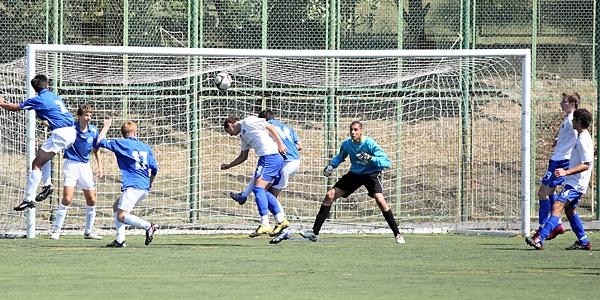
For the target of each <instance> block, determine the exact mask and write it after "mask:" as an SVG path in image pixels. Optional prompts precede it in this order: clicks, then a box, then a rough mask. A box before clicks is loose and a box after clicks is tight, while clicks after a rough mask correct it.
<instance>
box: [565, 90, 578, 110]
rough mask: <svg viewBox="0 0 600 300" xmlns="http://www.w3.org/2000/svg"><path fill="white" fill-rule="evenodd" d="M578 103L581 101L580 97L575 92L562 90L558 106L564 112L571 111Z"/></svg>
mask: <svg viewBox="0 0 600 300" xmlns="http://www.w3.org/2000/svg"><path fill="white" fill-rule="evenodd" d="M579 103H581V97H579V94H577V92H564V93H563V94H562V101H561V102H560V107H561V108H562V110H563V111H564V112H566V113H571V112H573V111H575V110H576V109H577V108H578V107H579Z"/></svg>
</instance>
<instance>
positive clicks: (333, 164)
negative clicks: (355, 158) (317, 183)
mask: <svg viewBox="0 0 600 300" xmlns="http://www.w3.org/2000/svg"><path fill="white" fill-rule="evenodd" d="M344 144H345V142H344V143H342V145H341V146H340V152H339V153H338V154H336V155H335V156H334V157H333V158H332V159H331V161H330V162H329V164H328V165H327V167H325V169H323V175H324V176H327V177H329V176H331V174H333V170H334V169H335V168H337V167H338V166H339V165H340V164H341V163H342V162H344V160H346V157H348V152H347V151H346V150H345V149H344Z"/></svg>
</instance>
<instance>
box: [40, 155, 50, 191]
mask: <svg viewBox="0 0 600 300" xmlns="http://www.w3.org/2000/svg"><path fill="white" fill-rule="evenodd" d="M51 171H52V161H51V160H49V161H48V162H47V163H45V164H44V165H43V166H42V179H41V182H42V186H47V185H52V178H51V176H50V175H51Z"/></svg>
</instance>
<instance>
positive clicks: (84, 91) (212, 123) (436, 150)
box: [0, 45, 531, 237]
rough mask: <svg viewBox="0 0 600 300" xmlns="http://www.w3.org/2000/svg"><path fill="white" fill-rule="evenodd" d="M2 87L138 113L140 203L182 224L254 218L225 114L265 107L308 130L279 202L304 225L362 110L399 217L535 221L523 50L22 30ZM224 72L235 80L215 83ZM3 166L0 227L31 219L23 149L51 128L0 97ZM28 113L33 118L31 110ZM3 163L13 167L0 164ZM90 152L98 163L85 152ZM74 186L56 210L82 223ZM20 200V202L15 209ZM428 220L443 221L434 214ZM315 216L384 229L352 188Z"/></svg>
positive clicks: (422, 223) (45, 225) (102, 217)
mask: <svg viewBox="0 0 600 300" xmlns="http://www.w3.org/2000/svg"><path fill="white" fill-rule="evenodd" d="M0 72H1V74H2V76H1V81H0V83H1V85H2V89H3V91H2V93H3V95H6V96H5V97H6V99H7V101H8V102H13V103H15V102H20V101H22V100H23V99H24V98H25V97H28V96H29V97H30V96H32V95H33V94H32V93H33V91H32V90H31V89H29V87H28V86H24V85H23V82H28V80H29V79H30V78H31V77H33V76H34V75H35V74H45V75H47V76H48V77H49V78H50V79H51V81H52V84H51V85H52V89H53V90H54V91H55V92H57V93H58V94H59V95H60V96H61V97H62V98H63V99H64V100H65V102H66V103H67V105H68V106H69V107H70V108H71V110H72V111H73V112H74V111H75V110H76V108H77V107H78V106H79V105H81V104H83V103H90V104H91V105H92V107H93V108H94V113H93V121H92V123H93V124H95V125H96V126H98V127H101V124H102V119H103V118H104V117H108V116H110V117H112V118H113V119H114V120H113V124H114V125H115V126H114V127H115V128H113V129H111V130H110V131H109V134H108V138H116V137H120V134H119V132H118V127H119V126H118V125H119V124H120V123H122V122H124V121H125V120H134V121H136V123H137V124H138V129H139V139H140V140H142V141H144V142H146V143H148V144H149V145H150V146H151V147H152V148H153V151H154V154H155V156H156V158H157V161H158V163H159V166H160V172H159V174H158V176H157V178H156V181H155V182H154V185H153V189H152V191H151V192H150V195H149V198H148V199H147V200H145V201H143V202H142V203H139V204H138V205H137V206H136V208H135V214H137V215H139V216H142V217H144V218H145V219H148V220H151V221H152V222H153V223H157V224H159V225H160V224H163V225H164V226H165V227H168V228H169V229H172V230H177V229H179V230H181V232H188V231H192V232H193V231H197V232H209V231H210V232H212V231H216V232H219V231H218V230H219V229H220V230H221V232H227V231H228V230H240V231H244V230H251V229H252V228H254V227H255V226H256V225H257V222H258V214H257V211H256V208H255V206H254V205H253V203H252V199H253V198H252V196H250V199H249V201H248V202H247V204H245V205H239V204H238V203H236V202H235V201H233V200H231V199H230V198H229V192H239V191H241V190H242V189H243V188H244V187H245V185H246V184H247V182H248V181H249V180H250V178H251V176H252V174H253V171H254V168H255V161H256V157H255V155H250V157H249V159H248V161H247V162H245V163H244V164H242V165H239V166H237V167H235V168H232V169H229V170H227V171H221V170H220V165H221V164H222V163H226V162H228V161H231V160H233V159H234V158H235V157H236V156H237V155H238V154H239V145H238V143H239V142H238V141H237V140H236V139H234V138H232V137H229V136H228V135H227V134H226V133H225V132H223V129H222V120H223V119H224V118H225V117H227V116H230V115H236V116H239V117H246V116H250V115H255V114H257V113H258V112H259V111H261V110H263V109H266V108H270V109H272V110H273V111H274V112H275V114H276V118H277V119H279V120H280V121H282V122H283V123H286V124H288V125H290V126H291V127H292V128H294V129H295V130H296V131H297V133H298V135H299V137H300V140H301V142H302V145H303V148H304V149H303V150H302V151H301V153H300V154H301V170H300V172H298V173H297V174H295V175H294V176H293V178H291V179H290V183H289V186H288V187H287V188H286V189H285V190H284V191H283V192H282V193H281V202H282V204H283V206H284V209H285V212H286V214H287V216H288V218H289V219H290V221H292V223H293V224H294V226H298V227H309V226H310V225H311V224H312V222H313V221H314V218H315V216H316V213H317V211H318V209H319V207H320V205H321V202H322V199H323V195H324V194H325V192H326V191H327V189H329V188H330V187H331V186H332V185H333V184H334V183H335V180H336V179H337V178H339V177H341V176H342V175H343V174H344V173H345V172H346V171H347V170H348V168H349V162H347V161H346V162H345V163H343V164H342V165H341V166H340V167H339V168H338V169H337V170H336V173H334V175H333V176H332V178H330V179H327V178H325V177H323V176H322V175H321V174H322V169H323V167H324V166H326V165H327V164H328V162H329V160H330V159H331V158H332V157H333V156H334V155H335V154H336V153H337V151H338V150H339V145H340V144H341V142H342V141H343V140H344V139H346V138H347V136H348V132H349V125H350V123H351V122H352V121H355V120H359V121H361V122H362V123H363V126H364V129H363V131H364V134H366V135H368V136H371V137H373V138H374V139H375V140H376V141H377V142H378V143H379V144H380V145H381V147H382V148H383V149H384V151H385V152H386V154H387V155H388V156H389V157H390V159H391V160H392V167H391V168H389V169H387V170H386V171H384V172H383V174H382V178H381V179H382V185H383V187H384V192H383V194H384V196H385V198H386V201H387V202H388V204H389V206H390V207H391V209H392V210H393V212H394V214H395V216H396V219H397V220H398V223H399V227H400V228H404V229H405V230H406V231H407V232H409V231H411V230H413V231H414V232H421V230H425V229H427V228H434V227H435V228H439V229H435V230H434V229H432V231H437V230H444V231H446V232H448V231H456V230H471V229H480V230H490V231H496V230H498V231H506V232H521V233H522V234H528V232H529V229H530V225H529V194H530V193H529V190H530V183H529V181H530V180H529V178H530V168H531V166H530V165H531V164H530V161H529V159H530V158H529V157H530V153H529V152H530V150H529V143H530V141H529V139H530V136H529V135H530V129H529V127H530V125H529V122H530V120H529V118H530V83H529V77H530V73H529V50H511V49H501V50H493V49H485V50H382V51H377V50H371V51H355V50H338V51H336V50H331V51H323V50H319V51H314V50H249V49H188V48H143V47H98V46H80V45H30V46H29V47H28V57H27V59H26V60H20V61H17V62H13V63H11V64H7V65H3V66H2V67H1V68H0ZM219 72H226V73H228V74H229V75H230V76H231V79H232V83H231V86H230V87H229V88H227V89H223V90H220V89H218V88H217V87H216V86H215V85H214V81H213V77H214V76H215V75H216V74H217V73H219ZM0 122H2V128H3V129H2V131H1V132H0V139H1V141H2V148H1V149H0V150H1V151H0V158H2V159H1V160H0V161H3V162H2V163H3V164H7V165H5V166H4V167H3V169H7V170H8V169H10V170H11V171H10V172H7V173H6V174H0V181H1V182H2V184H1V185H0V189H1V190H2V193H3V195H7V196H6V197H5V199H4V200H3V201H2V205H1V206H0V234H1V233H2V232H9V231H12V230H13V229H10V230H8V229H9V226H12V227H11V228H13V227H14V226H16V230H17V231H19V232H23V231H26V232H27V235H28V236H30V237H31V235H32V232H31V226H30V231H27V226H26V222H25V216H26V215H27V214H18V215H14V214H13V213H12V211H11V210H12V206H14V205H15V204H16V203H18V202H20V197H21V196H20V195H22V190H23V187H24V183H25V176H26V173H27V170H26V165H27V161H28V160H30V159H32V155H33V150H34V149H35V142H36V141H37V142H40V141H43V140H45V136H46V132H45V131H44V130H43V128H42V127H41V126H38V125H35V121H34V116H32V115H31V114H26V115H22V114H14V113H7V112H0ZM31 124H33V125H31ZM102 159H103V161H104V162H103V167H104V171H105V174H106V175H105V178H104V179H102V180H98V182H97V198H98V201H97V203H98V204H97V217H96V225H97V226H98V227H101V228H111V226H112V204H113V202H114V200H115V199H117V198H118V196H119V194H120V173H119V170H118V168H117V164H116V161H115V159H114V157H112V155H110V154H109V153H103V154H102ZM8 163H10V165H11V166H12V167H9V166H8ZM52 163H53V177H52V180H53V184H54V186H62V180H63V178H62V160H61V158H60V157H58V156H57V157H56V158H55V159H54V160H53V161H52ZM94 168H95V165H94ZM61 193H62V191H57V193H56V194H53V195H51V196H50V200H48V201H46V202H41V203H38V205H37V207H36V213H35V216H33V218H34V220H35V221H36V222H35V226H33V230H34V231H33V236H34V235H35V229H37V230H38V232H40V233H43V232H45V231H46V230H49V227H50V224H51V222H49V221H48V220H50V219H51V218H52V215H53V213H54V210H55V209H56V206H57V204H58V203H59V199H60V197H61ZM80 193H81V192H80V191H77V192H76V196H75V197H76V198H75V199H76V200H75V202H74V204H73V207H72V208H71V209H69V212H68V216H67V220H66V222H65V224H68V226H71V227H70V228H72V229H73V230H78V229H81V228H83V223H84V218H85V204H84V203H83V201H82V197H81V195H80ZM15 216H16V218H15ZM431 224H437V225H436V226H432V225H431ZM323 230H324V231H325V232H326V231H327V230H332V231H337V230H340V231H341V232H372V233H379V232H380V231H388V230H389V228H388V227H387V224H386V223H385V221H384V219H383V217H382V215H381V212H380V211H379V209H378V207H377V206H376V205H375V204H374V203H373V200H372V199H371V198H370V197H369V196H368V195H367V193H366V190H365V189H364V188H360V189H359V190H357V191H356V192H355V193H353V194H352V195H351V196H350V197H348V198H341V199H338V200H337V201H336V202H335V203H334V206H333V207H332V210H331V214H330V216H329V218H328V221H327V222H326V223H325V225H324V228H323Z"/></svg>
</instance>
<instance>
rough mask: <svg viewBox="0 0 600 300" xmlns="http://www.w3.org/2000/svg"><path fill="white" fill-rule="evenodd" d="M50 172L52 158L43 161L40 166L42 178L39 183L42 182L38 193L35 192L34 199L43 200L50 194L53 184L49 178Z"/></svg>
mask: <svg viewBox="0 0 600 300" xmlns="http://www.w3.org/2000/svg"><path fill="white" fill-rule="evenodd" d="M51 173H52V160H49V161H48V162H47V163H45V164H44V165H43V166H42V179H41V183H42V190H41V191H40V192H39V194H37V196H35V201H38V202H39V201H43V200H45V199H46V198H48V196H50V194H51V193H52V191H53V190H54V189H53V186H52V178H51V175H52V174H51Z"/></svg>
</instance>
